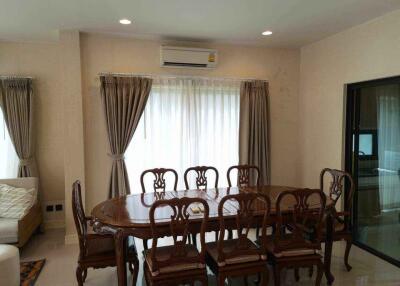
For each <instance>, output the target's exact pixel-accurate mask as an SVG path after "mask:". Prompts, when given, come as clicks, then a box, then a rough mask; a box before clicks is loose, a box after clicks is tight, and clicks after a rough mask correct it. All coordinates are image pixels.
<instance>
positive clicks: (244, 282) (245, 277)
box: [243, 276, 249, 286]
mask: <svg viewBox="0 0 400 286" xmlns="http://www.w3.org/2000/svg"><path fill="white" fill-rule="evenodd" d="M243 285H246V286H248V285H249V282H248V281H247V276H243Z"/></svg>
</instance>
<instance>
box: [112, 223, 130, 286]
mask: <svg viewBox="0 0 400 286" xmlns="http://www.w3.org/2000/svg"><path fill="white" fill-rule="evenodd" d="M114 243H115V259H116V264H117V274H118V286H126V285H127V278H126V263H125V249H124V245H125V237H124V233H123V231H122V230H118V231H117V232H116V233H115V234H114Z"/></svg>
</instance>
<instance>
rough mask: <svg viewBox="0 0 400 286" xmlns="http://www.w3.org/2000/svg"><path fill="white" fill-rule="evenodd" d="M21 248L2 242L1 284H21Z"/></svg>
mask: <svg viewBox="0 0 400 286" xmlns="http://www.w3.org/2000/svg"><path fill="white" fill-rule="evenodd" d="M19 283H20V265H19V250H18V248H16V247H15V246H12V245H4V244H3V245H1V244H0V285H4V286H19Z"/></svg>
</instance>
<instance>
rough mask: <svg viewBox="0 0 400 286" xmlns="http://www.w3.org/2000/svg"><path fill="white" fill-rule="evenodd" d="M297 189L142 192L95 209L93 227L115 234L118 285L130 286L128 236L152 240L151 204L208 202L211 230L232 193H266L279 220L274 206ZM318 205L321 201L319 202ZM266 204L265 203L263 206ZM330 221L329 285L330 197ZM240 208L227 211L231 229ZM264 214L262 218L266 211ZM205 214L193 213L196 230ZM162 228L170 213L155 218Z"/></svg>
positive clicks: (327, 255)
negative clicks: (193, 199)
mask: <svg viewBox="0 0 400 286" xmlns="http://www.w3.org/2000/svg"><path fill="white" fill-rule="evenodd" d="M291 189H294V188H293V187H285V186H260V187H231V188H218V189H204V190H184V191H167V192H163V193H162V194H161V195H160V194H156V193H142V194H132V195H127V196H122V197H119V198H114V199H110V200H107V201H104V202H102V203H100V204H98V205H97V206H96V207H95V208H94V209H93V210H92V213H91V215H92V218H93V227H94V230H95V231H96V232H98V233H107V234H109V233H111V234H113V235H114V240H115V252H116V259H117V263H116V264H117V274H118V285H119V286H125V285H127V272H126V263H125V257H124V244H125V241H126V238H127V237H128V236H134V237H137V238H140V239H151V238H152V233H151V229H150V220H149V210H150V207H151V205H152V204H153V203H154V202H155V201H156V200H158V199H160V198H163V199H172V198H181V197H196V198H202V199H205V200H206V201H207V203H208V205H209V209H210V213H209V220H208V223H207V231H217V230H219V216H218V204H219V202H220V200H221V199H222V198H223V197H224V196H226V195H228V194H237V193H241V192H260V193H263V194H266V195H268V196H269V197H270V199H271V203H272V204H271V205H272V209H271V219H272V220H273V219H274V217H275V214H276V213H275V209H274V204H275V201H276V199H277V197H278V195H279V194H280V193H281V192H283V191H285V190H291ZM316 203H317V202H316ZM261 205H262V204H261ZM326 207H327V222H326V227H327V229H326V243H325V251H324V266H325V276H326V278H327V280H328V284H332V283H333V280H334V277H333V275H332V273H331V256H332V243H333V240H332V233H333V223H332V216H331V212H330V211H329V210H330V209H331V208H332V207H334V206H333V202H332V200H330V199H329V198H327V202H326ZM236 210H237V206H236V205H234V204H229V205H227V207H225V208H224V219H225V221H226V223H227V226H228V228H229V218H232V221H231V223H232V226H233V225H234V218H235V215H236ZM259 211H260V215H262V210H259ZM200 217H202V214H198V215H196V214H194V213H193V214H191V216H190V220H191V221H190V226H191V228H192V231H193V232H195V231H196V229H197V228H198V229H199V228H200V223H201V218H200ZM155 220H156V223H157V225H158V227H161V228H162V227H163V226H164V227H165V229H166V232H168V228H169V225H168V222H169V220H170V212H169V211H164V212H158V213H157V216H156V218H155Z"/></svg>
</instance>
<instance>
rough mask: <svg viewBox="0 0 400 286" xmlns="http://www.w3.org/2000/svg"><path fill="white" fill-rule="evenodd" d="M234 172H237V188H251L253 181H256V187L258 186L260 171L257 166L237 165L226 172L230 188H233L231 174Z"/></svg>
mask: <svg viewBox="0 0 400 286" xmlns="http://www.w3.org/2000/svg"><path fill="white" fill-rule="evenodd" d="M233 170H237V172H238V173H237V186H239V187H249V186H250V184H251V181H253V182H254V181H255V185H256V186H258V184H259V179H260V169H259V168H258V167H257V166H252V165H237V166H232V167H230V168H229V169H228V171H227V172H226V176H227V179H228V185H229V187H232V181H231V173H232V171H233Z"/></svg>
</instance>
